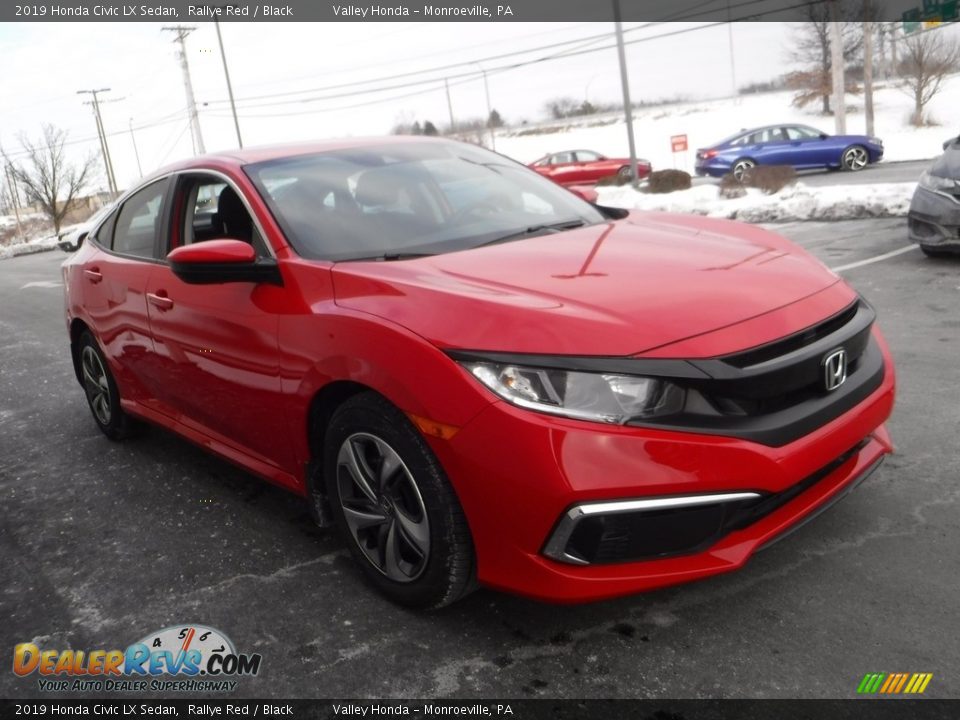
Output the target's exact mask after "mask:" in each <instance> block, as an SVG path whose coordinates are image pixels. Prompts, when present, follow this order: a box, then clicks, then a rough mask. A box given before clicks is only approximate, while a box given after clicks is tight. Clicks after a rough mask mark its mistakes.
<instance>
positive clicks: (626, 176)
mask: <svg viewBox="0 0 960 720" xmlns="http://www.w3.org/2000/svg"><path fill="white" fill-rule="evenodd" d="M632 180H633V173H632V172H630V166H629V165H624V166H623V167H622V168H620V169H619V170H617V182H618V183H620V184H621V185H626V184H627V183H628V182H631V181H632Z"/></svg>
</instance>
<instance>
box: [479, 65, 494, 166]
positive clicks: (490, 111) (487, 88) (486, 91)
mask: <svg viewBox="0 0 960 720" xmlns="http://www.w3.org/2000/svg"><path fill="white" fill-rule="evenodd" d="M473 64H474V65H476V66H477V67H478V68H480V73H481V74H482V75H483V92H484V94H485V95H486V97H487V131H488V133H489V135H490V149H491V150H496V149H497V134H496V131H495V129H494V128H492V127H490V116H491V115H492V114H493V108H492V107H491V106H490V85H489V84H488V83H487V71H486V68H484V67H483V65H481V64H480V63H478V62H477V61H476V60H474V61H473Z"/></svg>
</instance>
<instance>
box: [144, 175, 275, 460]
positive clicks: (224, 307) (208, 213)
mask: <svg viewBox="0 0 960 720" xmlns="http://www.w3.org/2000/svg"><path fill="white" fill-rule="evenodd" d="M173 198H174V200H173V202H172V203H171V204H172V206H173V208H174V211H173V213H172V215H171V221H170V222H171V225H170V227H171V231H170V233H168V250H171V249H173V248H174V247H177V246H179V245H181V244H192V243H199V242H205V241H207V240H213V239H218V238H231V239H237V240H243V241H245V242H249V243H251V244H252V245H253V246H254V247H255V248H256V250H257V252H258V254H260V255H268V254H270V252H271V251H270V249H269V248H268V246H267V244H266V240H265V238H263V237H262V234H261V232H260V230H259V229H258V227H257V225H256V224H255V223H254V222H253V221H252V219H251V216H250V214H249V211H248V210H247V207H246V204H245V203H244V202H243V201H242V199H241V196H240V191H238V190H237V189H236V188H235V187H234V185H233V184H232V183H228V182H227V181H226V179H225V178H224V177H222V176H220V175H213V174H203V173H190V174H184V175H181V176H180V177H179V178H178V179H177V184H176V187H175V189H174V192H173ZM283 292H284V291H283V288H279V287H276V286H274V285H266V284H254V283H250V282H233V283H222V284H209V285H193V284H188V283H185V282H183V281H182V280H180V279H179V278H178V277H177V276H176V275H174V274H173V271H172V270H171V269H170V267H169V265H168V264H166V263H164V264H161V265H158V266H157V268H156V270H155V271H154V273H152V274H151V276H150V278H149V282H148V286H147V301H148V307H149V313H150V329H151V333H152V335H153V342H154V353H155V355H156V357H157V361H158V363H159V365H160V366H161V367H162V374H161V376H162V378H163V379H164V381H165V387H164V388H163V389H162V391H159V390H158V392H163V394H164V398H165V399H166V401H167V403H168V404H169V405H170V406H171V407H173V408H176V411H177V413H178V415H177V418H176V419H177V420H179V421H180V422H182V423H184V424H185V425H186V426H188V427H189V428H192V429H193V430H196V431H199V432H201V433H203V434H204V435H206V436H208V437H210V438H211V439H213V440H214V441H215V442H218V443H222V444H223V445H225V446H227V447H229V448H233V449H234V450H238V451H240V452H241V453H243V454H244V455H246V456H247V459H248V460H249V459H252V460H254V461H256V463H261V464H264V465H266V466H269V467H272V468H287V469H290V468H292V467H293V458H292V446H291V443H290V442H289V436H288V431H287V421H286V416H285V414H284V410H283V403H282V398H281V394H280V367H279V349H278V345H277V328H278V314H277V312H276V310H275V309H274V308H276V307H277V306H278V304H279V303H278V300H279V296H280V295H281V294H282V293H283ZM220 450H223V448H222V447H221V448H220ZM261 470H262V471H263V473H264V474H267V475H273V476H274V477H278V476H277V475H275V474H274V473H272V472H270V470H269V468H268V467H263V468H261Z"/></svg>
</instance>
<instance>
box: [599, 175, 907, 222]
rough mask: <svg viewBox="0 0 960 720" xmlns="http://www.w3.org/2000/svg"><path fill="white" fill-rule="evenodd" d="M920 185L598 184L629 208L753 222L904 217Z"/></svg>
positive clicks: (602, 200)
mask: <svg viewBox="0 0 960 720" xmlns="http://www.w3.org/2000/svg"><path fill="white" fill-rule="evenodd" d="M916 187H917V184H916V183H913V182H909V183H877V184H875V185H835V186H831V187H808V186H807V185H804V184H803V183H796V184H794V185H790V186H788V187H786V188H784V189H783V190H781V191H780V192H778V193H774V194H773V195H765V194H764V193H763V192H761V191H760V190H757V189H755V188H749V189H748V190H747V194H746V195H745V196H743V197H740V198H733V199H727V198H723V197H721V196H720V194H719V188H718V187H717V186H716V185H698V186H695V187H692V188H690V189H689V190H680V191H678V192H672V193H666V194H662V195H660V194H652V193H644V192H639V191H637V190H634V189H633V188H631V187H627V186H624V187H598V188H597V193H598V194H599V199H598V200H597V202H598V203H599V204H600V205H607V206H610V207H620V208H626V209H629V210H656V211H661V212H675V213H688V214H693V215H706V216H709V217H721V218H729V219H736V220H743V221H745V222H751V223H765V222H795V221H803V220H854V219H858V218H873V217H905V216H906V214H907V210H908V209H909V208H910V200H911V198H912V197H913V192H914V190H915V189H916Z"/></svg>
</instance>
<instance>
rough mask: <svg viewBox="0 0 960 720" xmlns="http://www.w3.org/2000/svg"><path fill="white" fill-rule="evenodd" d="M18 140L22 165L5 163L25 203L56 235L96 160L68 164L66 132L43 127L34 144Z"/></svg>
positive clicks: (22, 135) (87, 180)
mask: <svg viewBox="0 0 960 720" xmlns="http://www.w3.org/2000/svg"><path fill="white" fill-rule="evenodd" d="M19 140H20V144H21V145H22V146H23V149H24V151H25V153H26V158H25V159H24V160H23V162H22V163H14V162H11V161H10V160H9V158H5V159H6V160H7V162H8V163H10V170H11V172H12V173H13V177H14V179H15V180H16V182H17V184H18V185H19V186H20V189H21V191H22V192H23V194H24V195H25V196H26V199H27V202H30V203H36V204H37V205H39V206H40V208H41V210H43V213H44V214H45V215H46V216H47V217H48V218H50V221H51V222H52V223H53V228H54V232H56V233H57V234H59V233H60V226H61V224H62V223H63V219H64V218H65V217H66V215H67V213H68V212H69V211H70V206H71V205H72V204H73V201H74V200H75V199H77V197H78V196H79V194H80V192H81V191H82V190H83V189H84V188H85V187H86V186H87V184H88V183H89V182H90V180H91V179H92V176H93V172H94V168H95V167H96V158H95V157H93V156H92V155H91V156H88V157H87V159H86V160H84V161H83V162H82V163H80V164H78V165H75V164H71V163H69V162H68V161H67V158H66V154H65V152H64V146H65V145H66V142H67V132H66V131H65V130H60V129H59V128H57V127H55V126H53V125H44V126H43V137H42V138H41V139H40V140H39V141H37V142H34V141H33V140H31V139H30V138H28V137H27V136H26V135H24V134H21V135H20V136H19Z"/></svg>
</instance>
